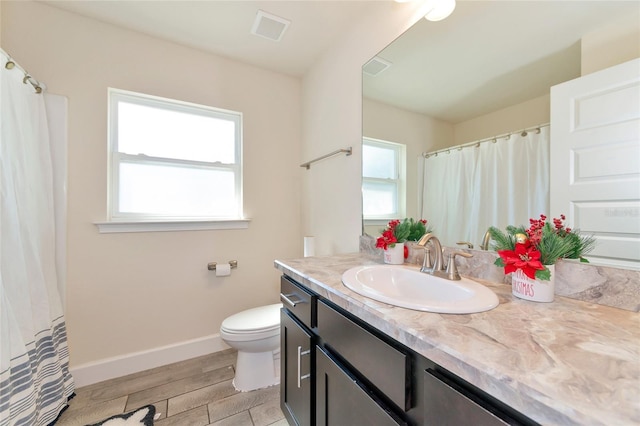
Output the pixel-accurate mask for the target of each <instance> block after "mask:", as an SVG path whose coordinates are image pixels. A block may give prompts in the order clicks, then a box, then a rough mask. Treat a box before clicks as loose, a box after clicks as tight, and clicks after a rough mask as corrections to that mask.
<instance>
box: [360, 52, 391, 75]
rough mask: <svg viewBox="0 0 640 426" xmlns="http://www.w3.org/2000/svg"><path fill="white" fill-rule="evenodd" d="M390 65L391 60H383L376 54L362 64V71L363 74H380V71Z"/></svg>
mask: <svg viewBox="0 0 640 426" xmlns="http://www.w3.org/2000/svg"><path fill="white" fill-rule="evenodd" d="M390 66H391V62H389V61H385V60H384V59H382V58H379V57H377V56H376V57H374V58H373V59H371V60H370V61H369V62H367V63H366V64H364V66H363V67H362V71H363V72H364V73H365V74H369V75H371V76H376V75H378V74H380V73H381V72H382V71H384V70H386V69H387V68H389V67H390Z"/></svg>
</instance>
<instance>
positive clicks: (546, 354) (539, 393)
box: [275, 253, 640, 425]
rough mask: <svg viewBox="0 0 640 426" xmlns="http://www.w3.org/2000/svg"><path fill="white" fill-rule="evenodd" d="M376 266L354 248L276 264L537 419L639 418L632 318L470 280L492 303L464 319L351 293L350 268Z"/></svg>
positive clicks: (638, 361)
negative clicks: (489, 293) (345, 278)
mask: <svg viewBox="0 0 640 426" xmlns="http://www.w3.org/2000/svg"><path fill="white" fill-rule="evenodd" d="M375 263H380V259H379V258H376V257H372V256H370V255H366V254H362V253H355V254H346V255H338V256H327V257H307V258H303V259H293V260H276V262H275V266H276V268H277V269H279V270H280V271H282V272H283V273H284V274H286V275H288V276H290V277H292V278H293V279H295V280H297V281H298V282H300V283H301V284H303V285H305V286H307V287H308V288H309V289H310V290H312V291H314V292H316V293H318V294H319V295H320V296H323V297H325V298H326V299H329V300H331V301H332V302H333V303H335V304H336V305H338V306H341V307H342V308H344V309H346V310H348V311H349V312H351V313H352V314H354V315H356V316H357V317H359V318H361V319H362V320H364V321H366V322H367V323H369V324H370V325H372V326H373V327H375V328H377V329H378V330H380V331H382V332H383V333H385V334H387V335H388V336H390V337H392V338H393V339H395V340H397V341H399V342H400V343H402V344H404V345H406V346H408V347H409V348H411V349H413V350H414V351H416V352H417V353H420V354H422V355H423V356H425V357H427V358H429V359H430V360H432V361H434V362H435V363H437V364H439V365H441V366H442V367H444V368H446V369H447V370H449V371H451V372H452V373H454V374H456V375H458V376H460V377H461V378H463V379H464V380H467V381H468V382H470V383H472V384H473V385H475V386H477V387H478V388H480V389H482V390H483V391H485V392H487V393H488V394H490V395H492V396H494V397H495V398H497V399H499V400H501V401H503V402H505V403H506V404H507V405H509V406H511V407H513V408H515V409H516V410H518V411H520V412H521V413H523V414H524V415H526V416H528V417H530V418H531V419H533V420H535V421H537V422H539V423H542V424H553V425H574V424H576V425H578V424H579V425H632V424H633V425H638V424H640V314H638V313H635V312H630V311H626V310H622V309H616V308H611V307H607V306H602V305H596V304H591V303H586V302H581V301H577V300H573V299H568V298H564V297H558V296H556V298H555V301H554V302H552V303H536V302H530V301H526V300H521V299H518V298H515V297H513V296H512V295H511V287H510V286H508V285H505V284H498V283H493V282H489V281H485V280H479V279H476V281H479V282H480V283H482V284H484V285H486V286H487V287H489V288H490V289H491V290H493V291H494V292H495V293H496V294H497V295H498V298H499V299H500V304H499V305H498V307H496V308H495V309H493V310H491V311H488V312H481V313H476V314H466V315H451V314H437V313H429V312H420V311H414V310H410V309H404V308H399V307H395V306H392V305H387V304H385V303H381V302H377V301H375V300H372V299H368V298H366V297H364V296H360V295H359V294H357V293H355V292H353V291H351V290H349V289H348V288H347V287H345V286H344V285H343V284H342V281H341V276H342V274H343V273H344V272H345V271H346V270H347V269H349V268H351V267H354V266H359V265H365V264H375Z"/></svg>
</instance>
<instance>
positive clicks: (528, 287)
mask: <svg viewBox="0 0 640 426" xmlns="http://www.w3.org/2000/svg"><path fill="white" fill-rule="evenodd" d="M546 266H547V268H548V269H549V271H550V272H551V279H550V280H549V281H543V280H538V279H535V280H532V279H531V278H529V277H527V276H526V275H525V274H524V272H522V270H520V269H518V270H517V271H516V272H514V273H512V274H511V293H513V295H514V296H516V297H518V298H520V299H525V300H531V301H534V302H553V297H554V295H555V272H556V270H555V265H546Z"/></svg>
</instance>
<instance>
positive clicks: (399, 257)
mask: <svg viewBox="0 0 640 426" xmlns="http://www.w3.org/2000/svg"><path fill="white" fill-rule="evenodd" d="M384 263H388V264H390V265H402V264H403V263H404V243H396V245H395V246H394V247H387V249H386V250H385V251H384Z"/></svg>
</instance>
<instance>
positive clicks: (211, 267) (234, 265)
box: [207, 260, 238, 271]
mask: <svg viewBox="0 0 640 426" xmlns="http://www.w3.org/2000/svg"><path fill="white" fill-rule="evenodd" d="M216 265H217V263H216V262H209V263H207V269H208V270H210V271H215V270H216ZM229 266H231V269H236V268H237V267H238V261H237V260H230V261H229Z"/></svg>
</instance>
